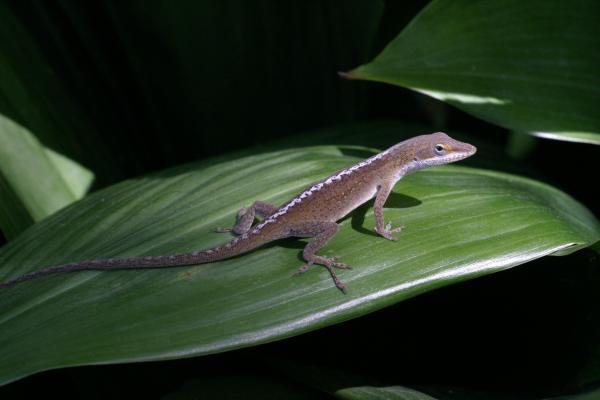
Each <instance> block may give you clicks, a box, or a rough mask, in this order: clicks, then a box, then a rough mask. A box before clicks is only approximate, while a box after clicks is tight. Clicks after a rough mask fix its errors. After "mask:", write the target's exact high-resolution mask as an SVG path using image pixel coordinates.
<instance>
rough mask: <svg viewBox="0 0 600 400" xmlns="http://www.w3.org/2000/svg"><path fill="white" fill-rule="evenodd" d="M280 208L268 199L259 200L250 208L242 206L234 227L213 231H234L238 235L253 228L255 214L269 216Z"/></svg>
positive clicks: (214, 229) (214, 230)
mask: <svg viewBox="0 0 600 400" xmlns="http://www.w3.org/2000/svg"><path fill="white" fill-rule="evenodd" d="M277 210H278V208H277V206H275V205H273V204H271V203H267V202H266V201H260V200H257V201H255V202H254V204H252V205H251V206H250V207H248V208H241V209H240V210H239V211H238V213H237V217H236V223H235V225H234V226H233V227H232V228H213V229H212V231H213V232H217V233H226V232H233V233H235V234H237V235H243V234H244V233H246V232H248V231H249V230H250V228H252V223H253V222H254V218H255V216H257V215H258V216H259V217H261V218H267V217H268V216H270V215H272V214H274V213H275V212H276V211H277Z"/></svg>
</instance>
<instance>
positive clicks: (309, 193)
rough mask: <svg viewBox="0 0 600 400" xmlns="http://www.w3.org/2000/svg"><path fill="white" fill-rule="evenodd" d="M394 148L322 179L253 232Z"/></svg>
mask: <svg viewBox="0 0 600 400" xmlns="http://www.w3.org/2000/svg"><path fill="white" fill-rule="evenodd" d="M392 149H393V147H392V148H389V149H387V150H386V151H383V152H381V153H379V154H376V155H374V156H373V157H370V158H368V159H366V160H364V161H361V162H359V163H358V164H355V165H353V166H351V167H349V168H346V169H343V170H341V171H340V172H338V173H337V174H335V175H332V176H330V177H329V178H327V179H326V180H324V181H321V182H319V183H316V184H314V185H313V186H312V187H310V188H309V189H307V190H305V191H304V192H302V193H301V194H300V195H298V196H297V197H294V198H293V199H292V200H290V201H289V202H288V203H287V204H286V205H284V206H283V207H281V208H280V209H279V210H278V211H277V212H276V213H275V214H273V215H271V216H270V217H269V218H267V219H265V220H264V221H263V222H261V223H260V224H258V225H256V227H255V228H254V229H252V231H251V233H254V234H255V233H258V232H259V231H260V230H261V229H262V228H263V227H265V226H266V225H268V224H270V223H273V222H275V221H277V218H278V217H280V216H281V215H284V214H285V213H287V212H288V210H289V209H290V208H292V207H294V206H295V205H296V204H298V203H300V202H302V200H303V199H305V198H307V197H309V196H312V194H313V193H315V192H318V191H319V190H321V189H322V188H323V187H324V186H327V185H329V184H331V183H333V182H336V181H339V180H341V179H342V177H343V176H344V175H350V174H351V173H353V172H355V171H357V170H359V169H360V168H363V167H365V166H367V165H370V164H372V163H373V162H374V161H377V160H379V159H380V158H382V157H383V156H384V155H386V154H387V153H389V152H390V151H391V150H392Z"/></svg>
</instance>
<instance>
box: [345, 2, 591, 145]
mask: <svg viewBox="0 0 600 400" xmlns="http://www.w3.org/2000/svg"><path fill="white" fill-rule="evenodd" d="M598 15H600V3H599V2H597V1H594V0H575V1H570V2H547V1H544V0H532V1H519V0H506V1H495V0H482V1H476V2H474V1H470V0H435V1H433V2H431V3H430V4H429V5H428V6H427V7H426V8H425V9H424V10H423V11H422V12H421V13H419V14H418V15H417V16H416V17H415V19H414V20H413V21H412V22H411V23H410V24H409V25H408V26H407V27H406V28H405V29H404V30H403V31H402V32H401V33H400V34H399V35H398V36H397V37H396V38H395V39H394V40H393V41H392V42H391V43H390V44H389V45H388V46H387V47H386V48H385V49H384V50H383V52H382V53H381V54H380V55H379V56H377V57H376V58H375V59H374V60H373V61H372V62H370V63H368V64H365V65H362V66H360V67H358V68H357V69H355V70H353V71H351V72H349V73H348V74H347V75H348V77H351V78H355V79H368V80H373V81H380V82H387V83H392V84H396V85H399V86H403V87H406V88H409V89H413V90H416V91H419V92H421V93H424V94H427V95H429V96H432V97H435V98H437V99H440V100H443V101H445V102H447V103H449V104H452V105H454V106H456V107H458V108H460V109H462V110H464V111H466V112H468V113H471V114H473V115H475V116H477V117H479V118H482V119H484V120H486V121H489V122H493V123H495V124H498V125H500V126H503V127H506V128H508V129H511V130H514V131H520V132H528V133H531V134H533V135H536V136H541V137H547V138H552V139H560V140H568V141H575V142H584V143H593V144H600V114H599V113H598V112H597V111H598V110H597V108H598V104H599V103H600V89H599V88H600V75H599V74H598V72H599V71H600V63H599V61H598V58H597V57H596V55H597V53H598V48H600V24H598V21H597V16H598Z"/></svg>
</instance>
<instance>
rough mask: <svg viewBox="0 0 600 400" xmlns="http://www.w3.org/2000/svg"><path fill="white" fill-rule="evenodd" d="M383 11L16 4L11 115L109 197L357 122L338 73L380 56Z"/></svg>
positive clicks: (10, 21)
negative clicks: (275, 142)
mask: <svg viewBox="0 0 600 400" xmlns="http://www.w3.org/2000/svg"><path fill="white" fill-rule="evenodd" d="M382 11H383V2H382V1H381V0H377V1H373V0H348V1H344V2H343V3H342V4H334V3H327V2H306V1H299V0H296V1H286V2H273V1H268V0H260V1H254V2H247V1H228V2H224V1H221V0H209V1H185V0H184V1H153V2H147V1H140V0H133V1H128V2H115V1H111V0H104V1H95V2H85V3H81V2H73V1H55V2H34V3H30V4H25V3H21V2H8V3H7V2H4V3H1V4H0V113H3V114H4V115H6V116H8V117H10V118H11V119H13V120H14V121H16V122H18V123H19V124H21V125H23V126H24V127H26V128H27V129H29V130H30V131H31V132H34V133H35V134H36V136H37V138H38V139H39V140H40V141H41V142H42V143H43V144H44V146H46V147H49V148H51V149H53V150H55V151H57V152H59V153H61V154H63V155H65V156H67V157H69V158H71V159H73V160H76V161H77V162H80V163H82V164H84V165H86V166H87V167H88V168H90V169H91V170H92V171H94V173H95V174H96V182H95V183H96V185H97V186H99V187H101V186H104V185H106V184H107V183H111V182H112V183H114V182H116V181H120V180H122V179H124V178H125V177H130V176H135V175H139V174H140V173H142V172H146V171H150V170H152V171H153V170H160V169H162V168H164V167H165V166H166V165H174V164H177V163H181V162H185V161H190V160H197V159H199V158H206V157H209V156H212V155H214V154H218V153H220V152H223V151H224V150H225V149H231V148H243V147H247V146H248V145H249V144H253V143H260V142H262V141H264V140H265V139H270V138H272V137H277V136H280V135H282V134H286V133H290V132H294V131H300V130H303V129H308V128H313V127H316V126H322V125H323V124H326V123H334V122H336V123H337V122H340V121H350V120H353V119H354V118H356V117H357V115H361V113H364V110H365V109H366V107H365V104H364V103H365V100H364V99H365V97H364V86H363V87H357V86H355V85H348V84H347V83H346V82H343V81H341V80H340V79H339V78H338V77H337V73H336V72H337V71H338V70H340V69H341V68H349V67H350V66H352V65H357V64H359V63H363V62H365V61H366V60H368V59H369V58H370V57H372V54H371V49H372V46H373V45H372V42H373V40H374V37H375V33H376V32H377V28H378V25H379V20H380V17H381V14H382ZM315 93H318V94H319V95H318V96H315ZM232 116H234V117H232ZM224 136H226V137H227V140H223V137H224Z"/></svg>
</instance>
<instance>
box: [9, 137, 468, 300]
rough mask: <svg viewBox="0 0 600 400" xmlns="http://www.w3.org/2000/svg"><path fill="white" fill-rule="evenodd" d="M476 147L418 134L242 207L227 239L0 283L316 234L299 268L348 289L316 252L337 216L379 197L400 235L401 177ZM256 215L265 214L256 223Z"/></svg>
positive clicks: (182, 260)
mask: <svg viewBox="0 0 600 400" xmlns="http://www.w3.org/2000/svg"><path fill="white" fill-rule="evenodd" d="M476 150H477V149H476V148H475V146H472V145H470V144H468V143H463V142H459V141H457V140H454V139H452V138H451V137H449V136H448V135H446V134H445V133H442V132H438V133H432V134H430V135H422V136H416V137H414V138H412V139H408V140H405V141H403V142H400V143H398V144H396V145H395V146H392V147H390V148H389V149H387V150H385V151H383V152H381V153H379V154H376V155H374V156H373V157H370V158H368V159H366V160H364V161H361V162H360V163H358V164H355V165H353V166H351V167H348V168H346V169H343V170H341V171H338V172H336V173H335V174H333V175H331V176H329V177H327V178H325V179H323V180H321V181H319V182H317V183H315V184H314V185H312V186H311V187H309V188H308V189H306V190H304V191H303V192H302V193H300V194H299V195H298V196H296V197H294V198H293V199H291V200H290V201H288V202H287V203H285V204H284V205H283V206H281V207H276V206H274V205H273V204H270V203H267V202H264V201H255V202H254V204H252V205H251V206H250V207H248V208H242V209H241V210H239V212H238V213H237V222H236V224H235V226H234V227H233V228H216V229H215V230H214V231H215V232H230V231H232V232H233V233H235V234H237V235H238V236H237V237H235V238H234V239H233V240H231V241H229V242H227V243H225V244H223V245H220V246H217V247H213V248H210V249H206V250H198V251H194V252H191V253H178V254H171V255H162V256H142V257H129V258H112V259H103V260H88V261H79V262H74V263H70V264H64V265H59V266H56V267H48V268H44V269H42V270H39V271H35V272H30V273H28V274H25V275H21V276H18V277H16V278H13V279H11V280H8V281H6V282H3V283H0V288H6V287H8V286H12V285H14V284H16V283H19V282H23V281H27V280H30V279H34V278H38V277H41V276H44V275H49V274H54V273H58V272H71V271H80V270H89V269H126V268H151V267H172V266H182V265H192V264H200V263H207V262H212V261H217V260H222V259H225V258H230V257H233V256H237V255H239V254H243V253H246V252H248V251H250V250H253V249H255V248H257V247H259V246H262V245H264V244H266V243H268V242H272V241H274V240H278V239H282V238H286V237H291V236H295V237H310V238H312V240H311V241H310V242H309V243H308V244H307V245H306V247H305V248H304V250H303V252H302V255H303V257H304V259H305V260H306V262H307V264H305V265H303V266H302V267H300V269H299V270H298V273H303V272H305V271H306V270H308V269H309V268H310V266H311V265H313V264H319V265H322V266H324V267H325V268H327V270H328V271H329V273H330V274H331V277H332V278H333V281H334V283H335V286H336V287H337V288H338V289H340V290H341V291H342V292H344V293H345V292H346V287H345V285H344V284H343V283H342V282H341V281H340V280H339V278H338V277H337V275H336V273H335V268H341V269H349V268H350V267H348V266H347V265H346V264H343V263H340V262H338V261H337V259H336V258H329V257H325V256H319V255H317V254H316V252H317V251H318V250H319V249H320V248H321V247H323V246H324V245H325V244H326V243H327V242H328V241H329V240H330V239H331V238H332V237H333V236H334V235H335V234H336V233H337V231H338V230H339V229H340V225H338V224H337V223H336V221H338V220H340V219H341V218H343V217H344V216H346V215H347V214H348V213H350V212H351V211H352V210H354V209H356V208H357V207H359V206H360V205H361V204H363V203H365V202H367V201H369V200H370V199H372V198H373V197H375V206H374V212H375V231H376V232H377V233H378V234H379V235H381V236H383V237H384V238H386V239H389V240H397V238H396V237H395V236H394V235H393V233H397V232H400V230H401V229H402V227H397V228H392V227H391V223H388V224H387V225H386V224H385V222H384V218H383V205H384V204H385V201H386V199H387V198H388V196H389V194H390V192H391V191H392V188H393V187H394V185H395V184H396V182H398V180H400V179H401V178H402V177H403V176H404V175H406V174H408V173H409V172H413V171H416V170H419V169H423V168H426V167H431V166H435V165H441V164H448V163H451V162H454V161H458V160H462V159H464V158H466V157H469V156H471V155H473V154H474V153H475V151H476ZM256 216H259V217H261V218H263V219H262V221H261V222H259V223H258V224H256V225H254V226H253V223H254V219H255V217H256Z"/></svg>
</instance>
